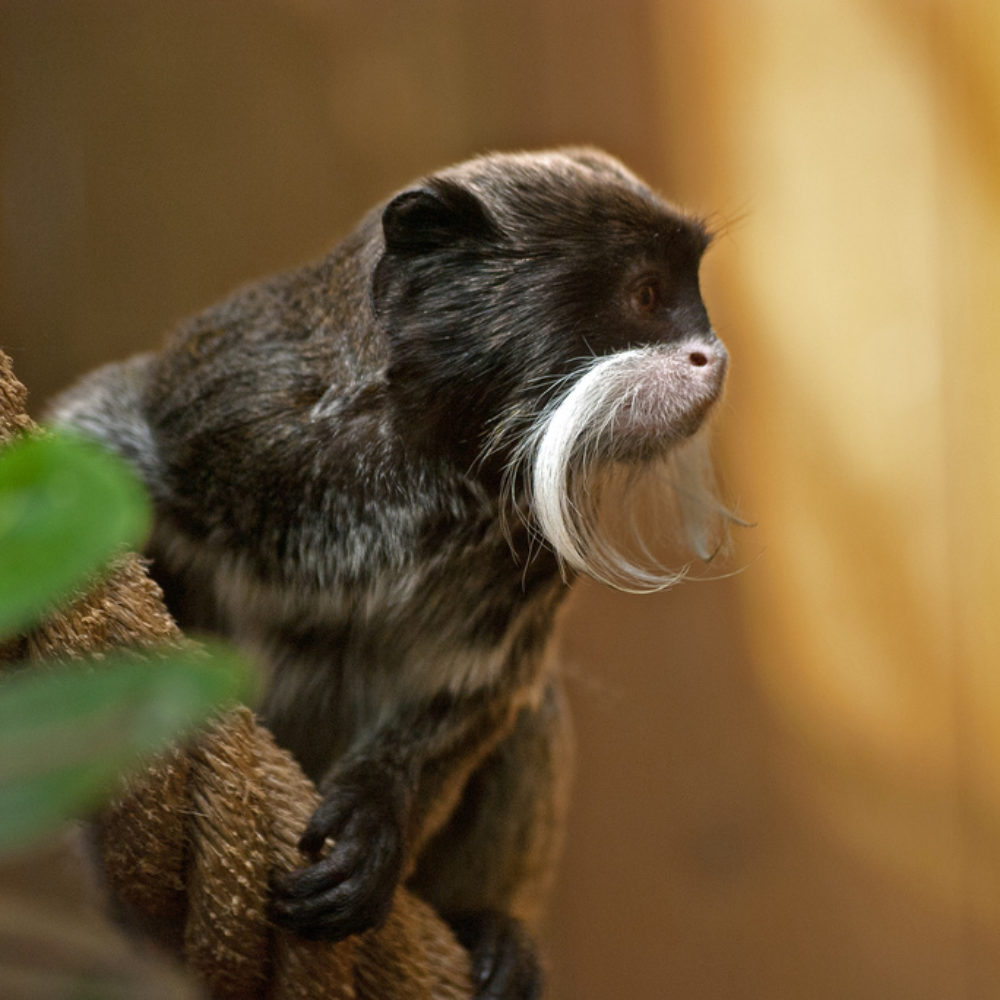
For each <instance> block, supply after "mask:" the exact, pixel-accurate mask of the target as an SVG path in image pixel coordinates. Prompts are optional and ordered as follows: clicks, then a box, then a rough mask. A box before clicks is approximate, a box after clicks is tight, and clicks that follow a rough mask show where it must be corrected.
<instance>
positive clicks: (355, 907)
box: [271, 786, 403, 941]
mask: <svg viewBox="0 0 1000 1000" xmlns="http://www.w3.org/2000/svg"><path fill="white" fill-rule="evenodd" d="M365 792H366V794H365V795H364V796H361V795H360V794H359V789H357V788H354V789H351V788H342V787H339V786H338V787H335V788H334V789H333V791H332V792H331V794H330V795H328V796H327V797H326V798H325V799H324V800H323V802H322V803H321V804H320V806H319V808H318V809H317V810H316V812H315V813H314V814H313V817H312V819H311V820H310V821H309V825H308V827H307V828H306V832H305V833H304V834H303V836H302V839H301V840H300V841H299V848H300V850H302V851H303V853H305V854H312V855H316V854H318V853H319V851H320V850H321V849H322V847H323V845H324V843H325V842H326V841H327V838H333V840H334V844H333V846H332V848H330V850H329V851H328V853H327V854H326V855H324V856H322V857H319V858H318V860H316V861H315V862H314V863H313V864H311V865H309V866H308V867H306V868H300V869H298V870H296V871H293V872H289V873H288V874H287V875H283V876H280V877H279V878H277V879H276V880H275V882H274V884H273V894H272V903H271V915H272V917H273V919H274V921H275V922H276V923H278V924H280V925H281V926H282V927H285V928H286V929H288V930H291V931H294V932H295V933H296V934H298V935H300V936H301V937H304V938H310V939H321V940H328V941H337V940H339V939H341V938H345V937H348V936H349V935H351V934H359V933H361V932H362V931H366V930H368V929H369V928H371V927H377V926H379V925H380V924H382V923H383V921H384V920H385V918H386V916H387V915H388V913H389V907H390V906H391V904H392V895H393V891H394V889H395V888H396V884H397V883H398V881H399V878H400V874H401V872H402V868H403V837H402V833H401V829H400V823H399V820H398V818H397V816H396V815H395V810H394V809H393V808H392V807H391V805H390V804H389V803H388V802H387V801H386V799H385V797H384V794H383V795H382V796H380V795H378V794H377V793H375V794H372V792H371V790H370V789H366V790H365Z"/></svg>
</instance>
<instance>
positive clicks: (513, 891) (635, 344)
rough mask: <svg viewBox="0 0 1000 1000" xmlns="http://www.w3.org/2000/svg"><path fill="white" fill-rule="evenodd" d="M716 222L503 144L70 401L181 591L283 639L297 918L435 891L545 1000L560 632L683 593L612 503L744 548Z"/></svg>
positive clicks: (506, 969) (290, 899)
mask: <svg viewBox="0 0 1000 1000" xmlns="http://www.w3.org/2000/svg"><path fill="white" fill-rule="evenodd" d="M708 240H709V236H708V233H707V231H706V229H705V227H704V226H703V225H702V224H701V223H700V222H699V221H697V220H695V219H693V218H691V217H689V216H686V215H684V214H682V213H681V212H679V211H678V210H676V209H674V208H673V207H671V206H669V205H668V204H666V203H665V202H663V201H662V200H660V199H659V198H658V197H657V196H656V195H654V194H653V193H652V192H651V191H650V190H649V188H647V187H646V186H645V185H644V184H643V183H642V182H641V181H639V180H638V179H637V178H636V177H635V176H634V175H633V174H632V173H630V172H629V171H628V170H626V169H625V168H624V167H623V166H622V165H621V164H620V163H619V162H617V161H616V160H614V159H612V158H611V157H609V156H607V155H605V154H603V153H600V152H598V151H596V150H591V149H567V150H561V151H555V152H544V153H518V154H503V155H490V156H484V157H481V158H478V159H474V160H471V161H469V162H467V163H463V164H460V165H458V166H455V167H451V168H449V169H446V170H443V171H441V172H440V173H437V174H434V175H433V176H430V177H427V178H425V179H424V180H422V181H420V182H419V183H417V184H415V185H414V186H412V187H409V188H407V189H406V190H404V191H402V192H401V193H399V194H397V195H395V196H394V197H393V198H391V199H390V200H389V201H388V202H386V203H384V204H382V205H380V206H378V207H377V208H376V209H375V210H374V211H372V212H371V213H370V214H369V215H368V216H367V217H366V218H365V219H364V220H363V221H362V222H361V223H360V225H359V226H358V227H357V229H356V230H355V231H354V232H353V233H351V234H350V235H349V236H348V237H347V238H346V239H345V240H344V241H343V242H342V243H340V244H339V245H338V246H337V247H336V248H335V249H334V250H333V251H332V252H331V253H330V254H329V255H328V256H326V257H324V258H323V259H321V260H319V261H317V262H315V263H312V264H309V265H307V266H305V267H302V268H300V269H298V270H295V271H292V272H290V273H288V274H284V275H281V276H279V277H276V278H273V279H270V280H267V281H264V282H262V283H258V284H255V285H251V286H249V287H247V288H244V289H243V290H241V291H238V292H237V293H236V294H234V295H233V296H232V297H230V298H229V299H227V300H226V301H224V302H223V303H221V304H220V305H217V306H215V307H214V308H211V309H209V310H208V311H206V312H204V313H202V314H201V315H199V316H197V317H195V318H194V319H193V320H190V321H189V322H187V323H184V324H183V325H181V326H180V328H179V329H178V330H176V331H175V332H174V333H173V335H172V336H171V337H170V338H169V339H168V341H167V343H166V346H165V347H164V349H163V350H162V351H161V352H159V353H157V354H145V355H141V356H139V357H136V358H133V359H131V360H129V361H126V362H124V363H121V364H116V365H110V366H108V367H106V368H103V369H101V370H99V371H97V372H95V373H94V374H93V375H91V376H90V377H88V378H86V379H85V380H84V381H83V382H81V383H80V384H79V385H78V386H77V387H75V388H74V389H72V390H70V391H69V392H67V393H66V394H64V395H63V396H62V397H61V398H60V399H59V400H57V402H56V404H55V406H54V409H53V414H52V416H53V418H54V419H55V420H56V421H58V422H62V423H65V424H71V425H74V426H75V427H77V428H78V429H80V430H82V431H84V432H86V433H88V434H91V435H94V436H96V437H98V438H100V439H101V440H103V441H104V442H106V443H107V444H108V445H110V446H111V447H112V448H114V449H116V450H117V451H118V452H120V453H121V454H122V455H123V456H125V458H126V459H128V460H129V461H130V462H131V463H133V464H134V466H135V467H136V469H137V470H138V472H139V474H140V475H141V476H142V478H143V479H144V481H145V483H146V485H147V486H148V488H149V490H150V492H151V494H152V497H153V501H154V505H155V511H156V519H155V528H154V531H153V534H152V538H151V540H150V543H149V554H150V555H151V557H152V559H153V568H154V574H155V575H156V576H157V578H158V579H159V580H160V581H161V583H162V584H163V587H164V591H165V593H166V596H167V600H168V604H169V605H170V607H171V609H172V610H173V611H174V613H175V614H176V616H177V618H178V619H179V621H180V622H181V624H182V625H186V626H189V627H200V628H209V629H212V630H216V631H218V632H221V633H224V634H226V635H229V636H232V637H233V638H234V639H235V640H236V641H237V642H239V643H240V644H242V645H244V646H245V647H247V648H249V649H250V650H252V651H253V652H254V654H255V655H256V656H257V658H258V659H259V660H260V662H261V663H262V664H263V665H264V668H265V670H266V675H267V684H266V693H265V695H264V697H263V701H262V704H261V705H260V706H259V710H260V713H261V716H262V717H263V719H264V720H265V721H266V723H267V724H268V725H269V726H270V728H271V730H272V731H273V733H274V735H275V737H276V739H277V740H278V742H279V743H281V744H282V745H284V746H285V747H287V748H288V749H289V750H290V751H291V752H292V753H293V754H294V755H295V756H296V758H297V759H298V760H299V762H300V763H301V764H302V767H303V768H304V769H305V771H306V772H307V773H308V774H309V775H310V776H311V777H312V778H313V779H314V780H315V781H316V782H317V783H318V786H319V789H320V792H321V794H322V797H323V798H322V804H321V805H320V806H319V808H318V809H317V811H316V813H315V814H314V816H313V817H312V820H311V821H310V823H309V825H308V827H307V829H306V830H305V831H304V832H303V836H302V841H301V848H302V851H303V853H304V859H303V863H304V866H303V867H302V868H301V869H300V870H298V871H295V872H292V873H289V874H288V875H287V876H286V877H284V878H283V879H281V880H280V881H279V882H278V883H277V885H276V887H275V894H274V903H273V912H274V917H275V919H276V920H277V921H278V922H279V923H281V924H283V925H285V926H287V927H288V928H291V929H293V930H295V931H297V932H298V933H300V934H302V935H305V936H308V937H319V938H329V939H336V938H341V937H344V936H347V935H349V934H353V933H356V932H360V931H363V930H365V929H367V928H369V927H371V926H373V925H377V924H378V923H379V922H380V921H381V920H382V919H383V918H384V917H385V914H386V911H387V907H388V905H389V901H390V899H391V896H392V892H393V889H394V887H395V886H396V885H397V883H398V882H399V881H400V880H406V881H407V883H408V884H409V885H410V887H411V888H413V889H414V890H415V891H416V892H418V893H420V894H421V895H423V896H424V897H425V898H426V899H427V900H428V901H429V902H431V903H432V904H433V905H434V906H436V907H437V908H438V910H439V911H440V912H441V913H442V914H443V915H444V916H445V917H446V918H448V919H450V920H451V921H452V922H453V925H454V926H455V928H456V930H457V931H458V933H459V937H460V938H461V940H463V942H464V943H466V944H467V946H468V947H469V948H470V950H471V952H472V956H473V967H474V973H475V975H476V977H477V980H478V982H479V986H480V989H481V995H482V996H491V997H493V996H495V997H501V996H509V997H532V996H536V995H537V994H538V991H539V989H540V987H539V978H538V973H537V964H536V962H535V960H534V957H533V954H532V949H531V945H530V943H529V942H530V937H529V936H528V934H527V933H526V930H525V928H526V927H527V928H528V929H529V930H530V927H531V925H532V924H533V922H534V921H535V920H536V918H537V915H538V904H539V900H540V896H541V895H542V889H543V888H544V884H545V882H546V880H547V877H548V874H549V872H550V870H551V862H552V855H553V853H554V851H555V847H556V843H557V841H558V836H557V830H558V825H559V813H560V803H561V802H562V800H563V796H562V792H561V782H562V781H563V774H564V771H565V763H564V760H563V757H564V745H565V740H564V730H563V718H562V707H561V703H560V697H559V693H558V688H557V679H556V677H555V674H554V671H553V670H552V669H551V667H550V666H549V663H548V658H547V647H548V645H549V638H550V635H551V633H552V628H553V621H554V616H555V614H556V611H557V608H558V607H559V605H560V603H561V602H562V601H563V599H564V597H565V596H566V594H567V592H568V586H567V585H568V584H570V583H571V582H572V581H573V579H574V577H575V576H576V575H577V574H579V573H584V574H589V575H591V576H593V577H596V578H597V579H599V580H603V581H605V582H607V583H610V584H612V585H615V586H619V587H623V588H626V589H639V590H644V589H655V588H656V587H659V586H663V585H665V584H667V583H669V582H671V581H672V580H673V579H674V578H675V577H674V575H673V574H672V573H670V572H669V571H667V570H666V569H664V568H663V567H662V566H660V565H659V564H658V563H657V562H656V561H655V560H653V559H652V557H649V556H648V548H646V549H645V550H644V545H643V539H642V538H640V539H639V540H638V543H636V544H632V545H631V546H623V545H622V544H619V542H618V541H617V540H616V538H615V537H614V536H612V534H611V533H610V532H609V530H608V529H607V527H606V522H605V521H604V520H603V519H602V512H601V502H600V498H601V497H602V496H606V490H607V489H609V488H611V487H610V485H609V484H610V483H612V482H613V481H615V479H616V476H617V477H618V481H619V482H622V481H624V483H625V488H624V489H619V490H618V492H617V494H616V496H617V497H618V498H619V499H621V498H622V497H624V498H626V499H627V498H628V497H629V495H630V494H629V486H630V485H631V484H632V482H633V480H634V479H637V478H638V479H644V480H649V479H651V478H655V479H656V480H657V481H658V482H659V483H660V484H661V489H660V498H661V500H662V503H663V516H664V517H669V519H670V520H671V522H672V523H673V524H674V525H675V526H676V528H677V529H678V534H679V535H681V536H682V537H683V538H685V539H686V540H687V542H688V543H689V544H690V547H691V548H692V549H693V551H694V552H695V553H697V554H699V555H702V556H706V557H707V556H709V555H711V554H712V553H713V552H714V551H715V550H716V548H717V547H718V545H719V544H720V541H721V538H722V535H723V533H724V521H725V517H726V515H725V513H724V511H723V509H722V508H721V507H720V506H719V504H718V503H717V501H716V500H715V499H714V495H713V488H712V483H711V473H710V469H709V465H708V460H707V457H706V454H707V453H706V445H705V434H704V433H702V429H703V427H704V422H705V417H706V415H707V414H708V412H709V411H710V410H711V409H712V407H713V404H714V403H715V402H716V400H717V399H718V397H719V395H720V392H721V389H722V384H723V380H724V375H725V370H726V361H727V359H726V352H725V350H724V348H723V347H722V345H721V344H720V342H719V341H718V339H717V338H716V336H715V334H714V332H713V330H712V328H711V325H710V323H709V319H708V316H707V314H706V311H705V307H704V305H703V303H702V299H701V295H700V291H699V283H698V269H699V263H700V261H701V258H702V254H703V252H704V250H705V248H706V246H707V244H708ZM622 473H625V478H624V480H622V478H621V474H622ZM647 520H648V518H647ZM307 862H308V863H307Z"/></svg>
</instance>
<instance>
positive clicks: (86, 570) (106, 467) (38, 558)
mask: <svg viewBox="0 0 1000 1000" xmlns="http://www.w3.org/2000/svg"><path fill="white" fill-rule="evenodd" d="M149 523H150V511H149V502H148V500H147V498H146V494H145V491H144V489H143V488H142V486H141V485H140V484H139V482H138V480H137V479H136V477H135V476H134V475H133V473H132V472H131V470H130V469H129V468H128V466H127V465H126V464H125V463H124V462H123V461H122V460H121V459H120V458H117V457H116V456H114V455H112V454H110V453H109V452H107V451H104V450H103V449H101V448H100V447H98V446H97V445H95V444H93V443H91V442H88V441H85V440H84V439H82V438H79V437H77V436H75V435H70V434H67V433H64V432H60V433H53V434H47V435H44V436H42V435H38V436H32V437H25V438H21V439H20V440H18V441H17V442H15V443H14V444H12V445H10V446H9V447H7V448H5V449H4V450H3V451H2V452H0V638H2V637H3V636H6V635H11V634H14V633H16V632H18V631H23V630H24V629H25V628H27V627H29V626H31V625H33V624H35V623H37V622H38V621H39V620H40V619H41V618H42V617H43V616H44V615H45V614H46V613H47V612H49V611H50V610H51V609H52V608H53V606H54V605H56V604H57V603H58V602H60V601H64V600H66V599H67V598H69V597H70V596H71V595H72V594H73V593H74V592H75V591H78V590H79V589H81V588H82V587H83V586H84V585H85V584H86V583H87V581H88V578H90V577H92V576H94V575H95V574H96V573H97V571H98V570H99V569H100V568H101V567H102V566H104V565H105V564H106V563H107V562H108V560H110V559H111V557H112V556H113V555H115V553H116V552H117V551H119V550H120V549H123V548H125V547H128V546H138V545H140V544H141V542H142V540H143V539H144V537H145V535H146V532H147V531H148V528H149Z"/></svg>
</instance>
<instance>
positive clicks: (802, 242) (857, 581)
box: [0, 0, 1000, 1000]
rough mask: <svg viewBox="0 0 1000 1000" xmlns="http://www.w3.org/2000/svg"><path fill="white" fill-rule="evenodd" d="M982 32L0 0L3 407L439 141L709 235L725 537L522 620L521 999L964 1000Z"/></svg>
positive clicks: (355, 198) (910, 26)
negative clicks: (551, 878) (655, 581)
mask: <svg viewBox="0 0 1000 1000" xmlns="http://www.w3.org/2000/svg"><path fill="white" fill-rule="evenodd" d="M998 45H1000V15H998V14H997V8H996V6H995V4H993V3H992V2H991V0H953V2H945V0H941V2H931V0H922V2H917V0H914V2H907V0H813V2H811V3H808V4H792V3H787V2H782V0H706V2H704V3H700V4H689V3H685V2H682V0H661V2H655V0H645V2H644V0H622V2H616V3H614V4H605V3H599V2H596V0H595V2H589V3H583V2H570V0H531V2H529V0H504V2H499V0H478V2H476V3H468V2H461V0H450V2H449V0H428V2H424V3H419V4H418V3H409V2H402V0H392V2H381V3H378V4H373V3H363V2H361V0H356V2H325V0H269V2H265V0H214V2H212V3H204V2H202V0H171V2H170V3H160V4H144V3H137V2H132V0H36V2H17V0H3V2H0V155H2V160H0V181H2V198H3V204H2V220H0V221H2V232H0V236H2V258H0V259H2V271H0V319H2V324H3V325H2V331H3V332H2V334H0V337H2V343H3V346H4V348H5V349H7V350H8V351H9V352H10V353H11V354H12V355H13V356H14V360H15V364H16V367H17V370H18V372H19V374H20V376H21V378H22V379H23V380H24V381H25V382H27V384H28V385H29V387H30V388H31V390H32V393H33V395H32V399H33V401H34V403H35V406H36V412H37V409H38V407H40V405H41V403H42V401H43V400H44V399H45V397H46V396H47V395H48V394H50V393H51V392H53V391H55V390H57V389H58V388H61V387H62V386H64V385H65V384H67V383H68V382H69V381H70V380H71V379H72V378H73V377H75V376H76V375H78V374H79V373H81V372H83V371H84V370H86V369H88V368H90V367H92V366H93V365H95V364H97V363H99V362H101V361H104V360H109V359H111V358H115V357H121V356H123V355H125V354H128V353H130V352H133V351H137V350H140V349H144V348H148V347H149V346H151V345H153V344H155V343H156V342H157V341H158V340H159V338H160V336H161V334H162V332H163V330H164V329H165V328H166V327H167V326H168V325H169V324H171V323H172V322H173V321H174V320H176V319H178V318H180V317H181V316H183V315H185V314H187V313H189V312H191V311H193V310H196V309H198V308H199V307H201V306H203V305H206V304H208V303H209V302H211V301H212V300H213V299H215V298H217V297H218V296H220V295H221V294H223V293H224V292H226V291H227V290H228V289H229V288H231V287H232V286H233V285H235V284H237V283H240V282H242V281H244V280H247V279H249V278H252V277H254V276H256V275H258V274H261V273H265V272H268V271H271V270H274V269H276V268H278V267H282V266H286V265H289V264H292V263H295V262H297V261H300V260H303V259H305V258H307V257H308V256H310V255H313V254H316V253H318V252H320V251H322V250H323V249H324V247H326V246H328V245H329V244H330V243H332V242H333V241H334V239H335V238H336V237H337V236H338V235H339V234H341V233H343V232H344V231H345V230H347V229H348V228H349V227H350V226H351V224H352V223H353V221H354V220H355V219H356V218H357V217H358V216H359V215H360V214H361V212H363V211H364V210H365V208H367V206H368V205H369V204H370V203H371V202H373V201H374V200H375V199H377V198H379V197H381V196H382V195H383V194H385V193H387V192H388V191H390V190H392V189H394V188H395V187H397V186H399V185H401V184H403V183H405V182H407V181H408V180H409V179H410V178H412V177H413V176H415V175H417V174H419V173H421V172H423V171H426V170H430V169H433V168H434V167H436V166H439V165H442V164H444V163H447V162H450V161H453V160H456V159H460V158H463V157H465V156H468V155H470V154H472V153H475V152H480V151H483V150H486V149H491V148H512V147H536V146H543V145H553V144H557V143H562V142H582V141H586V142H593V143H596V144H598V145H602V146H605V147H607V148H608V149H609V150H611V151H612V152H615V153H617V154H618V155H620V156H622V157H623V158H624V159H625V160H627V161H628V162H629V163H630V164H631V165H632V166H633V167H635V168H636V169H637V170H638V171H639V172H640V173H641V174H643V175H645V176H646V177H647V178H648V179H649V180H650V181H651V182H652V183H653V184H654V185H655V186H657V187H659V188H660V189H661V190H662V191H664V192H665V193H667V194H668V195H669V196H670V197H672V198H674V199H675V200H677V201H679V202H682V203H684V204H687V205H689V206H691V207H693V208H694V209H696V210H699V211H703V212H706V213H714V215H715V216H716V217H717V218H718V219H719V221H720V222H721V223H722V224H723V228H724V230H725V234H724V236H723V238H722V239H721V240H720V241H719V243H718V244H717V245H716V246H715V247H714V248H713V250H712V252H711V255H710V257H709V259H708V261H707V263H706V268H705V287H706V295H707V298H708V301H709V307H710V310H711V312H712V315H713V318H714V320H715V323H716V326H717V328H718V329H719V331H720V333H721V335H722V336H723V337H724V339H725V340H726V342H727V343H728V344H729V346H730V348H731V353H732V356H733V367H732V377H731V382H730V391H729V394H728V397H727V402H726V405H725V407H724V412H723V413H722V414H721V419H720V421H719V432H718V437H719V450H720V453H721V455H722V458H723V463H724V466H725V469H726V480H727V484H728V489H729V493H730V495H731V496H732V497H733V498H734V499H735V500H736V501H737V502H738V504H739V506H740V508H741V509H742V510H743V511H744V512H745V513H746V514H747V516H748V517H749V518H750V519H752V520H754V521H756V522H757V526H756V527H755V528H753V529H750V530H747V531H745V532H743V533H742V534H741V540H740V551H739V554H738V556H737V557H736V559H735V560H734V563H733V566H732V568H733V569H734V570H740V572H738V573H737V575H735V576H732V577H730V578H727V579H720V580H714V581H703V582H698V583H693V584H690V585H688V586H686V587H684V588H681V589H678V590H676V591H673V592H671V593H668V594H664V595H659V596H656V597H648V598H633V597H623V596H621V595H616V594H613V593H610V592H608V591H606V590H603V589H601V588H599V587H596V586H584V587H582V588H581V591H580V593H579V594H578V596H577V598H576V599H575V600H574V604H573V607H572V608H571V610H570V613H569V615H568V616H567V618H566V620H565V622H564V628H563V632H562V637H561V642H562V647H563V653H564V656H563V661H564V663H565V670H566V672H567V678H568V681H569V685H570V688H571V695H572V698H573V702H574V707H575V710H576V720H577V725H576V730H577V742H578V745H579V764H578V774H577V789H576V795H575V799H574V807H573V816H572V824H571V829H570V831H569V836H568V843H567V848H566V863H565V865H564V867H563V870H562V873H561V876H560V880H559V885H558V889H557V893H556V898H555V900H554V906H553V912H552V916H551V920H550V931H549V954H550V956H551V964H552V976H551V978H552V983H553V996H554V997H555V998H556V1000H569V998H573V1000H616V998H619V997H629V998H637V1000H646V998H649V1000H654V998H661V997H684V998H686V1000H698V998H706V1000H708V998H717V997H733V998H739V1000H742V998H761V1000H764V998H786V997H787V998H802V997H809V998H830V1000H833V998H844V997H851V998H869V997H870V998H873V1000H874V998H878V1000H886V998H888V1000H925V998H926V1000H942V998H956V1000H980V998H988V997H993V996H998V995H1000V958H998V956H1000V777H998V775H1000V768H998V767H997V761H998V758H1000V735H998V734H1000V669H998V667H1000V622H998V611H997V605H998V597H1000V568H998V567H1000V533H998V531H997V517H998V514H997V511H998V510H1000V461H998V459H1000V455H998V451H1000V395H998V392H997V385H996V378H997V372H998V370H1000V365H998V362H1000V338H998V336H997V328H998V323H997V320H998V318H1000V317H998V303H997V285H998V277H1000V267H998V264H1000V259H998V258H1000V242H998V236H1000V229H998V225H997V223H998V214H1000V170H998V162H997V160H998V157H1000V135H998V132H1000V71H998V69H997V66H998V64H997V60H996V52H997V51H998ZM9 877H10V878H11V879H13V878H14V876H13V875H10V876H9ZM22 878H23V872H22ZM29 882H30V884H31V886H32V892H33V893H35V894H36V895H37V893H38V890H37V882H36V880H34V879H31V880H29ZM50 888H51V891H52V892H54V893H56V894H57V895H58V892H59V887H58V886H55V887H50ZM2 905H4V904H3V903H2V902H0V906H2Z"/></svg>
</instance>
